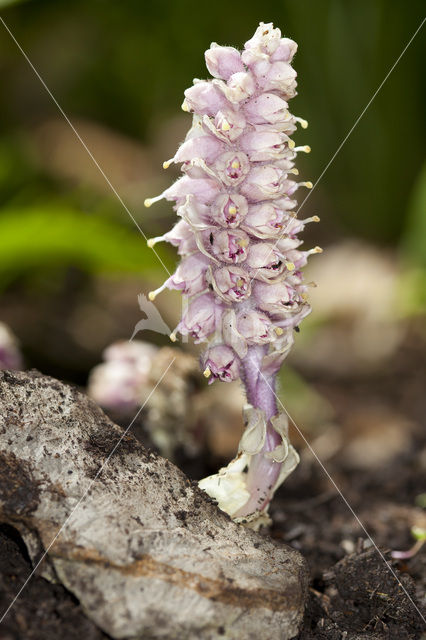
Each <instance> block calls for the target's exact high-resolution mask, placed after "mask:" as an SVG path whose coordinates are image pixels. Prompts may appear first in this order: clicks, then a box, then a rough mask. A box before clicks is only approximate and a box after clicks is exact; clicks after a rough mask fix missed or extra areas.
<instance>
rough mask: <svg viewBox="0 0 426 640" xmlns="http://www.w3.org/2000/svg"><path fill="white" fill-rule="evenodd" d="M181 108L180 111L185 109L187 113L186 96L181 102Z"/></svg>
mask: <svg viewBox="0 0 426 640" xmlns="http://www.w3.org/2000/svg"><path fill="white" fill-rule="evenodd" d="M181 109H182V111H186V112H187V113H189V105H188V103H187V101H186V98H185V100H184V101H183V102H182V106H181Z"/></svg>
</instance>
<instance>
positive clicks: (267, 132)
mask: <svg viewBox="0 0 426 640" xmlns="http://www.w3.org/2000/svg"><path fill="white" fill-rule="evenodd" d="M296 50H297V45H296V43H295V42H293V40H290V39H289V38H283V37H282V35H281V31H280V29H277V28H274V26H273V25H272V24H271V23H268V24H264V23H263V22H261V23H260V24H259V27H258V28H257V30H256V32H255V34H254V35H253V37H252V38H250V39H249V40H248V41H247V42H246V43H245V45H244V51H242V53H240V52H239V51H237V49H234V48H233V47H222V46H219V45H217V44H216V43H212V45H211V47H210V48H209V49H208V50H207V51H206V53H205V59H206V64H207V68H208V70H209V71H210V73H211V75H212V76H213V79H212V80H194V86H192V87H191V88H189V89H187V90H186V91H185V100H184V102H183V105H182V108H183V109H184V111H191V112H193V122H192V126H191V128H190V130H189V132H188V134H187V136H186V139H185V141H184V142H183V143H182V144H181V146H180V147H179V149H178V150H177V152H176V154H175V155H174V157H173V158H172V159H171V160H168V161H166V162H165V163H164V167H165V168H167V167H168V166H169V165H170V163H171V162H176V163H181V165H182V171H183V174H184V175H183V177H181V178H180V179H179V180H177V181H176V182H175V183H174V184H173V185H172V186H171V187H169V188H168V189H166V190H165V191H164V193H163V194H161V195H160V196H158V197H157V198H151V199H148V200H147V201H146V204H147V205H148V206H150V205H151V204H152V203H153V202H155V201H156V200H159V199H161V198H166V199H167V200H172V201H174V202H175V210H176V211H177V215H178V216H180V217H181V218H182V219H181V221H180V222H179V223H178V224H177V225H176V226H175V227H174V228H173V229H172V231H170V232H168V233H166V234H165V235H164V236H162V237H160V238H154V239H152V240H150V241H149V242H150V245H151V246H152V245H153V244H155V242H158V241H160V240H166V241H168V242H170V243H171V244H173V245H174V246H177V247H178V253H179V255H180V256H181V258H182V260H181V263H180V265H179V266H178V268H177V270H176V272H175V274H174V275H173V276H171V278H169V279H168V280H167V281H166V282H165V283H164V285H163V286H162V287H160V288H159V289H158V290H157V291H154V292H151V294H150V298H151V299H154V298H155V296H156V295H157V293H159V292H160V291H162V290H163V289H164V288H166V287H169V288H174V289H180V290H181V291H182V294H183V296H184V297H185V299H187V300H188V306H187V308H186V310H185V311H184V314H183V317H182V320H181V322H180V323H179V325H178V327H177V331H179V332H181V333H182V334H183V335H190V336H192V337H193V338H194V340H195V341H196V342H202V341H208V343H209V346H208V348H207V350H206V351H205V353H204V354H203V355H202V358H201V362H202V366H203V368H204V374H205V376H206V377H209V378H210V380H209V382H213V381H214V380H221V381H225V382H229V381H232V380H236V379H238V377H239V376H240V375H241V379H242V381H243V383H244V386H245V388H246V392H247V400H248V402H249V406H248V408H246V410H245V412H244V414H245V416H246V417H247V420H246V429H245V432H244V435H243V437H242V439H241V442H240V449H239V455H238V456H237V458H236V459H235V460H233V461H232V462H231V463H230V465H229V467H227V468H226V469H223V470H222V471H221V472H220V473H219V474H218V475H216V476H212V477H211V478H207V479H205V480H204V481H203V483H204V484H203V487H205V488H206V490H207V491H208V492H209V493H210V494H211V495H213V496H214V497H216V498H217V499H218V501H219V506H220V507H221V508H223V509H225V510H226V511H228V513H231V514H232V515H233V516H236V517H244V518H245V519H247V517H248V518H254V517H256V514H258V512H261V514H263V516H262V517H265V513H266V510H267V508H268V504H269V501H270V499H271V497H272V495H273V493H274V491H275V489H276V488H277V487H278V486H279V485H280V484H281V482H282V481H283V480H284V478H285V477H286V476H287V475H288V474H289V473H290V472H291V471H292V470H293V469H294V467H295V466H296V464H297V462H298V456H297V453H296V452H295V450H294V449H293V448H292V446H291V445H290V444H289V441H288V433H287V419H286V416H285V415H284V414H279V413H278V409H277V405H276V398H275V395H274V380H275V376H276V374H277V372H278V370H279V368H280V366H281V364H282V362H283V360H284V358H285V357H286V356H287V353H288V351H289V350H290V348H291V346H292V344H293V341H294V329H296V328H297V327H298V325H299V323H300V322H301V321H302V319H303V318H304V317H305V316H306V315H307V314H308V313H309V311H310V306H309V304H308V302H307V286H306V285H305V283H304V281H303V274H302V271H301V267H303V265H304V264H305V263H306V261H307V259H308V257H309V256H310V255H312V254H314V253H318V252H320V249H319V248H318V247H315V248H314V249H310V250H308V251H302V250H300V244H301V242H302V241H301V240H300V239H299V237H298V234H299V233H300V232H301V231H303V228H304V226H305V224H307V223H308V222H312V221H315V220H318V217H317V216H313V217H312V218H308V219H307V220H298V219H297V217H296V214H295V213H293V210H294V209H295V208H296V207H297V201H296V199H295V197H294V195H295V193H296V191H297V189H298V188H299V187H302V186H305V187H307V188H311V187H312V183H310V182H297V181H296V180H294V179H293V178H294V176H295V175H297V174H298V171H297V170H296V169H295V166H294V165H295V160H296V158H297V154H298V153H299V152H302V151H303V152H309V150H310V149H309V147H308V146H300V147H296V146H295V143H294V141H293V140H292V137H291V136H292V135H293V134H294V132H295V131H296V127H297V126H298V125H301V126H302V128H306V126H307V122H306V121H305V120H303V119H302V118H299V117H296V116H294V115H292V114H291V113H290V112H289V108H288V101H289V100H290V99H291V98H292V97H293V96H294V95H295V94H296V87H297V83H296V75H297V74H296V71H295V70H294V69H293V67H292V66H291V62H292V59H293V56H294V54H295V53H296ZM174 337H175V334H174V333H173V334H172V338H174ZM224 487H229V490H228V493H227V491H226V490H225V489H224ZM223 496H225V497H224V498H223V499H222V497H223Z"/></svg>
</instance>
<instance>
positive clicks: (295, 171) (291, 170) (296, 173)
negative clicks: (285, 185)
mask: <svg viewBox="0 0 426 640" xmlns="http://www.w3.org/2000/svg"><path fill="white" fill-rule="evenodd" d="M288 173H292V174H293V175H295V176H298V175H299V169H296V167H294V168H293V169H289V171H288Z"/></svg>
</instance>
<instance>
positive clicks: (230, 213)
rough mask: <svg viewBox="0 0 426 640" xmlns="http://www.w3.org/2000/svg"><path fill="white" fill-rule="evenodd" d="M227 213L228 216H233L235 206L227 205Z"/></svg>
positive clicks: (235, 211) (235, 210)
mask: <svg viewBox="0 0 426 640" xmlns="http://www.w3.org/2000/svg"><path fill="white" fill-rule="evenodd" d="M228 213H229V215H230V216H235V215H236V214H237V207H234V206H231V207H229V209H228Z"/></svg>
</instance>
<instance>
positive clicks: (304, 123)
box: [294, 117, 308, 129]
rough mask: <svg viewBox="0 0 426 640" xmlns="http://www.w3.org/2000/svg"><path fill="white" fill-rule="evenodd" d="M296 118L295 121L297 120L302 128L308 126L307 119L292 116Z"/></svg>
mask: <svg viewBox="0 0 426 640" xmlns="http://www.w3.org/2000/svg"><path fill="white" fill-rule="evenodd" d="M294 119H295V120H296V122H298V123H299V124H300V126H301V127H302V129H307V128H308V121H307V120H304V119H303V118H296V117H295V118H294Z"/></svg>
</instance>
